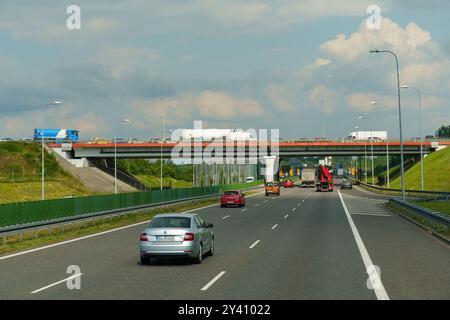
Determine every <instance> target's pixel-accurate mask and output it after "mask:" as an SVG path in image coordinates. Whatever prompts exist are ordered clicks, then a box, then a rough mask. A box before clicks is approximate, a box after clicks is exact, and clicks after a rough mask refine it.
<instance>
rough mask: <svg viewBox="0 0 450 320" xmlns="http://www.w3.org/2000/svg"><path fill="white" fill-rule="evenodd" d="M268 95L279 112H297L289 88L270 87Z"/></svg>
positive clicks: (267, 91) (267, 89)
mask: <svg viewBox="0 0 450 320" xmlns="http://www.w3.org/2000/svg"><path fill="white" fill-rule="evenodd" d="M266 95H267V96H268V98H269V99H270V101H271V102H272V104H273V105H274V106H275V108H276V109H277V110H278V111H293V110H295V106H294V105H293V104H292V103H291V101H292V99H293V97H292V90H291V88H290V87H289V86H282V85H270V86H268V87H267V88H266Z"/></svg>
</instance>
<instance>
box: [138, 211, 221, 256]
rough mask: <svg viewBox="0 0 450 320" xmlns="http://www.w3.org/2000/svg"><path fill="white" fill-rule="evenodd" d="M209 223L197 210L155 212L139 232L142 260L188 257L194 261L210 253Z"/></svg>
mask: <svg viewBox="0 0 450 320" xmlns="http://www.w3.org/2000/svg"><path fill="white" fill-rule="evenodd" d="M212 227H213V225H212V224H211V223H206V222H205V221H204V220H203V219H202V218H201V217H200V216H199V215H198V214H192V213H182V214H158V215H156V216H154V217H153V219H152V220H150V222H149V224H148V225H147V227H146V228H145V230H144V231H143V232H142V233H141V236H140V239H139V240H140V258H141V263H142V264H150V263H151V262H152V259H155V258H163V257H166V258H191V259H194V262H195V263H197V264H200V263H202V260H203V256H204V255H205V254H208V255H210V256H212V255H214V233H213V231H212Z"/></svg>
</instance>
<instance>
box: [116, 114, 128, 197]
mask: <svg viewBox="0 0 450 320" xmlns="http://www.w3.org/2000/svg"><path fill="white" fill-rule="evenodd" d="M130 121H131V120H130V119H123V120H122V122H123V123H128V122H130ZM114 194H117V133H116V134H115V135H114Z"/></svg>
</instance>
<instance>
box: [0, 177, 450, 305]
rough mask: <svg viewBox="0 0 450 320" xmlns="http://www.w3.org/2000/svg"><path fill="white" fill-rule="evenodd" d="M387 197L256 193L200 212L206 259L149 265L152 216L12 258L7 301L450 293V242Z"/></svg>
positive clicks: (4, 293) (2, 265) (5, 264)
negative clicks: (146, 248)
mask: <svg viewBox="0 0 450 320" xmlns="http://www.w3.org/2000/svg"><path fill="white" fill-rule="evenodd" d="M386 201H387V198H386V197H384V196H380V195H376V194H373V193H371V192H369V191H365V190H361V189H357V188H354V189H353V190H340V189H339V187H338V186H336V187H335V191H334V192H329V193H320V192H314V189H310V188H303V189H302V188H298V187H296V188H293V189H282V194H281V196H280V197H276V196H270V197H265V196H264V194H262V193H259V194H257V195H255V196H251V197H248V198H247V205H246V207H245V208H220V206H219V205H218V204H217V205H213V206H210V207H207V208H203V209H198V210H195V211H196V212H198V213H199V214H201V216H202V217H203V218H204V219H205V220H206V221H207V222H211V223H213V224H214V232H215V240H216V252H215V255H214V256H213V257H205V259H204V261H203V263H202V264H200V265H196V264H191V263H190V262H188V261H183V260H175V261H174V260H166V261H160V262H157V263H155V264H152V265H146V266H143V265H140V263H139V254H138V239H139V234H140V232H141V231H142V230H143V228H144V224H139V225H135V226H129V227H125V228H121V229H119V230H114V231H111V232H105V233H102V234H100V235H95V236H89V237H85V238H83V239H78V240H75V241H70V242H67V243H63V244H60V245H56V246H50V247H44V248H42V249H40V250H36V251H32V252H28V253H23V254H19V255H10V256H3V257H0V274H1V275H2V276H1V277H0V288H1V290H0V299H188V300H191V299H192V300H197V299H227V300H228V299H363V300H366V299H368V300H374V299H450V286H449V283H450V273H449V272H448V270H450V250H449V249H450V248H449V246H448V245H446V244H444V243H443V242H441V241H439V240H438V239H436V238H434V237H433V236H432V235H430V234H428V233H426V232H425V231H423V230H422V229H420V228H419V227H417V226H416V225H414V224H412V223H411V222H409V221H406V220H405V219H403V218H401V217H399V216H397V215H395V214H393V213H392V212H391V211H389V210H388V209H385V208H384V207H383V204H384V203H385V202H386ZM372 264H373V265H376V266H379V268H380V269H379V270H380V277H379V278H377V277H376V275H377V273H376V272H372V271H373V267H372V266H371V265H372ZM69 265H77V266H79V267H80V271H81V273H82V274H81V275H75V278H78V279H80V280H81V289H79V290H77V289H74V290H69V289H68V288H67V287H66V282H65V281H64V280H65V279H66V278H68V277H70V276H71V274H67V273H66V269H67V267H68V266H69ZM367 268H369V273H370V274H371V275H372V276H374V275H375V277H373V278H372V280H374V284H375V288H374V289H371V288H369V287H370V286H369V287H368V283H369V284H371V282H370V281H368V278H369V276H368V273H367ZM372 287H373V286H372Z"/></svg>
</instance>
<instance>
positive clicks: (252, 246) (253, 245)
mask: <svg viewBox="0 0 450 320" xmlns="http://www.w3.org/2000/svg"><path fill="white" fill-rule="evenodd" d="M259 241H260V240H256V241H255V243H253V244H252V245H251V246H250V247H248V248H249V249H253V248H254V247H255V246H256V245H257V244H258V243H259Z"/></svg>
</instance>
